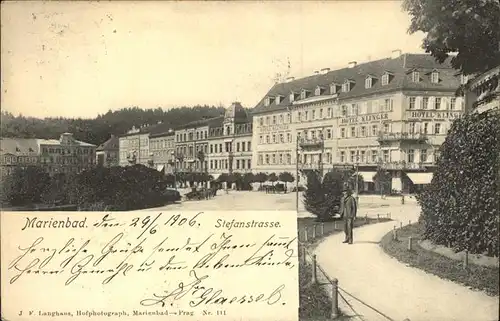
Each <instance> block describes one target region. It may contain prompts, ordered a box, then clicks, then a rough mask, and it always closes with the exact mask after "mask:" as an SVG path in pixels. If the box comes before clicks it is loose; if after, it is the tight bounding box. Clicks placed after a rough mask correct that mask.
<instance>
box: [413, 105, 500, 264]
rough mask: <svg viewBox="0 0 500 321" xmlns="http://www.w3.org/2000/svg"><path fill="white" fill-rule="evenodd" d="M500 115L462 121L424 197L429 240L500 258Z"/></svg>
mask: <svg viewBox="0 0 500 321" xmlns="http://www.w3.org/2000/svg"><path fill="white" fill-rule="evenodd" d="M499 144H500V114H499V113H498V112H494V111H490V112H485V113H481V114H476V113H474V114H470V115H466V116H464V117H462V118H460V119H458V120H456V121H455V122H454V123H453V125H452V127H451V129H450V131H449V132H448V136H447V138H446V140H445V142H444V144H443V145H442V146H441V149H440V152H441V157H440V159H439V161H438V164H437V169H436V172H435V174H434V178H433V180H432V182H431V184H430V185H429V186H428V187H427V188H426V189H425V190H424V191H423V192H422V193H421V194H420V195H419V196H418V201H419V203H420V205H421V207H422V215H421V222H422V223H423V225H424V236H425V237H426V238H428V239H430V240H431V241H433V242H435V243H437V244H442V245H445V246H452V247H454V248H455V249H456V250H465V249H467V250H469V251H470V252H471V253H483V252H487V253H488V254H490V255H493V254H495V255H498V251H499V247H498V233H499V230H498V226H499V223H500V218H499V215H500V214H499V206H500V203H499V201H500V182H499V179H500V178H499V177H500V171H499V167H500V145H499Z"/></svg>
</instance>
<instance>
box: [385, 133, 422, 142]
mask: <svg viewBox="0 0 500 321" xmlns="http://www.w3.org/2000/svg"><path fill="white" fill-rule="evenodd" d="M377 141H378V142H379V143H382V142H394V141H411V142H415V143H425V142H426V141H427V134H424V133H385V132H379V133H378V137H377Z"/></svg>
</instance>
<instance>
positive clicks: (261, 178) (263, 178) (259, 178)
mask: <svg viewBox="0 0 500 321" xmlns="http://www.w3.org/2000/svg"><path fill="white" fill-rule="evenodd" d="M255 181H256V182H258V183H260V187H261V188H262V183H264V182H266V181H267V174H266V173H262V172H260V173H257V174H256V175H255Z"/></svg>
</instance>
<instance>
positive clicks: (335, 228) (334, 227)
mask: <svg viewBox="0 0 500 321" xmlns="http://www.w3.org/2000/svg"><path fill="white" fill-rule="evenodd" d="M333 230H334V231H336V230H337V221H335V222H333Z"/></svg>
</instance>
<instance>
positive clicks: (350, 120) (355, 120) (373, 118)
mask: <svg viewBox="0 0 500 321" xmlns="http://www.w3.org/2000/svg"><path fill="white" fill-rule="evenodd" d="M387 119H389V114H388V113H382V114H373V115H364V116H357V117H347V118H342V119H341V120H340V122H341V124H342V125H347V124H362V123H373V122H380V121H384V120H387Z"/></svg>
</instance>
